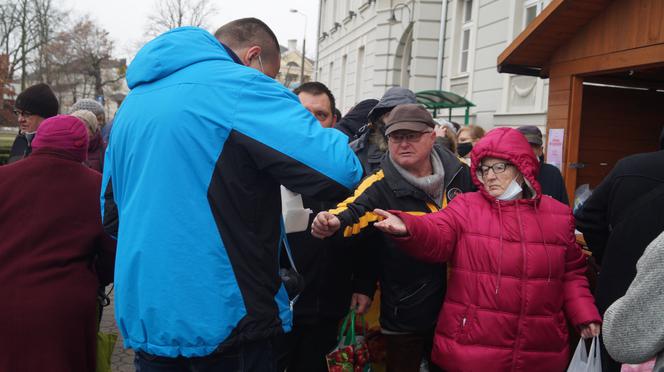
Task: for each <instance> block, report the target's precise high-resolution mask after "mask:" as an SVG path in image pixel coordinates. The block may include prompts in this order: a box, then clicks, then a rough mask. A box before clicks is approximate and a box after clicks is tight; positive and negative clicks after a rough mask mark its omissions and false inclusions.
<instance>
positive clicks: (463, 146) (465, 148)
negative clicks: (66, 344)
mask: <svg viewBox="0 0 664 372" xmlns="http://www.w3.org/2000/svg"><path fill="white" fill-rule="evenodd" d="M472 149H473V143H472V142H464V143H460V144H458V145H457V152H458V153H459V156H461V157H462V158H465V157H466V155H468V154H470V151H471V150H472Z"/></svg>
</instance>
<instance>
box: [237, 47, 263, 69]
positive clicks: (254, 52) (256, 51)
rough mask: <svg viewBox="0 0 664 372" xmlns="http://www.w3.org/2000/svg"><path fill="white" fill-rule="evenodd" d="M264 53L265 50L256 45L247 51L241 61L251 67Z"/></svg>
mask: <svg viewBox="0 0 664 372" xmlns="http://www.w3.org/2000/svg"><path fill="white" fill-rule="evenodd" d="M262 51H263V49H262V48H261V47H260V46H258V45H254V46H252V47H249V48H247V50H246V51H245V52H244V56H243V57H242V58H240V59H241V60H242V63H244V65H245V66H251V64H252V63H253V61H254V60H255V59H257V58H258V56H259V55H260V54H261V52H262Z"/></svg>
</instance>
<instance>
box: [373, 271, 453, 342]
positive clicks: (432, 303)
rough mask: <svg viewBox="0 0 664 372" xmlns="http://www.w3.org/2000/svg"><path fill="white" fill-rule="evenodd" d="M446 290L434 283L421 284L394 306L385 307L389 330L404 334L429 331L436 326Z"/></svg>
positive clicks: (382, 315) (385, 321)
mask: <svg viewBox="0 0 664 372" xmlns="http://www.w3.org/2000/svg"><path fill="white" fill-rule="evenodd" d="M444 295H445V293H444V289H443V287H442V286H441V285H437V283H433V282H425V283H421V284H419V285H418V286H416V287H413V289H411V290H410V291H408V292H407V293H405V294H403V295H401V296H399V297H398V299H397V300H396V304H394V305H392V304H389V303H387V302H389V301H387V302H386V303H385V306H386V307H388V308H389V310H388V309H386V310H388V311H389V314H388V313H385V314H381V322H382V323H385V324H384V326H385V328H387V329H390V330H394V331H402V332H419V331H429V330H431V329H433V328H434V327H435V325H436V319H437V318H438V315H439V314H440V309H441V307H442V304H443V297H444Z"/></svg>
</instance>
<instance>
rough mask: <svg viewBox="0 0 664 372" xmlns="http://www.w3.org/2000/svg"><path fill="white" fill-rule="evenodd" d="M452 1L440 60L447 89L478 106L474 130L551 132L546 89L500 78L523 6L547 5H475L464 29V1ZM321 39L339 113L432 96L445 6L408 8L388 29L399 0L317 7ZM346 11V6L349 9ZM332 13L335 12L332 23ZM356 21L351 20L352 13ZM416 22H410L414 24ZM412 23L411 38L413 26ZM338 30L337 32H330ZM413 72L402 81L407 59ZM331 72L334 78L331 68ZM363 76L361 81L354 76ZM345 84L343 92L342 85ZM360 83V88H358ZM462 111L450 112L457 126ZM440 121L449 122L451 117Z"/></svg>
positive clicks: (506, 1)
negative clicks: (403, 94)
mask: <svg viewBox="0 0 664 372" xmlns="http://www.w3.org/2000/svg"><path fill="white" fill-rule="evenodd" d="M446 1H447V7H448V8H447V24H446V36H445V50H444V58H443V72H442V77H443V79H442V89H443V90H448V91H453V92H455V93H457V94H460V95H462V96H464V97H466V98H467V99H469V100H470V101H472V102H474V103H475V105H476V107H473V108H471V111H470V113H471V118H470V121H471V123H475V124H479V125H482V126H483V127H485V128H487V129H490V128H492V127H493V126H502V125H511V126H516V125H525V124H533V125H540V126H543V125H545V124H546V107H547V98H548V81H543V80H541V79H537V78H531V77H525V76H511V75H507V74H498V72H497V70H496V63H497V58H498V55H499V54H500V53H502V51H503V50H504V49H505V48H506V47H507V46H508V45H509V44H510V43H511V42H512V40H513V39H514V38H515V37H516V36H517V35H518V34H519V33H520V32H521V30H522V29H523V27H524V16H523V14H524V3H525V2H528V4H530V3H532V2H533V1H539V2H541V4H540V8H539V9H541V7H542V6H544V5H545V4H547V3H548V2H549V1H550V0H473V1H472V20H471V21H470V22H464V19H463V17H464V4H465V1H466V0H446ZM320 2H321V5H323V8H322V11H321V28H320V35H319V37H321V35H323V32H325V33H327V37H324V38H320V39H319V44H318V48H319V49H318V65H317V66H318V67H317V70H316V71H318V72H319V76H318V78H317V79H318V80H319V81H321V82H323V83H325V84H326V85H328V86H329V87H330V89H331V90H332V92H333V93H335V94H341V93H342V92H343V94H342V96H341V97H336V98H337V102H338V103H339V109H340V110H341V111H342V112H343V113H345V112H346V111H347V110H348V109H349V108H350V107H352V106H353V105H354V104H355V103H357V102H359V101H360V100H362V99H366V98H380V96H382V94H383V93H384V92H385V90H387V88H389V87H391V86H397V85H402V82H405V83H406V84H403V85H404V86H407V87H408V88H410V89H411V90H413V91H415V92H417V91H421V90H428V89H435V87H436V68H437V55H438V39H439V32H440V19H441V10H442V4H443V0H419V1H418V0H415V1H411V2H409V3H407V4H408V5H409V7H410V9H411V10H412V15H411V12H410V11H409V9H407V8H404V7H402V6H398V8H399V9H398V10H396V11H395V17H396V19H397V20H399V22H397V23H394V24H391V23H389V22H388V19H389V18H390V16H391V14H392V12H391V9H392V8H393V7H394V6H395V5H397V4H401V3H402V2H400V1H397V0H377V1H371V2H370V1H367V0H337V1H336V3H337V4H336V7H335V4H334V3H335V0H320ZM347 5H348V6H347ZM332 9H337V12H336V14H335V15H332V14H331V12H332ZM349 10H350V11H353V12H355V13H356V16H355V17H352V18H351V17H347V16H348V11H349ZM411 17H412V18H411ZM411 19H412V21H413V23H412V30H410V28H409V25H410V20H411ZM335 22H337V23H338V24H339V25H340V27H337V29H336V30H334V32H332V28H333V27H334V24H335ZM464 29H469V30H470V50H469V55H468V68H467V71H466V72H465V73H462V72H460V70H459V65H460V50H461V44H462V38H463V30H464ZM409 32H412V43H410V44H411V45H410V48H411V53H410V56H411V58H410V70H409V73H406V74H405V75H404V71H403V67H404V66H407V63H402V62H403V61H402V59H403V56H404V54H405V55H406V56H408V48H409V42H408V39H409V38H408V35H409ZM360 48H364V53H363V58H362V61H363V63H362V67H361V68H358V66H357V59H358V51H359V49H360ZM344 56H346V58H347V59H346V68H345V71H346V73H345V75H346V76H345V78H344V79H342V78H341V76H340V75H341V70H342V65H343V63H342V58H344ZM331 62H332V63H333V66H334V67H333V71H331V72H330V71H329V66H330V63H331ZM358 72H359V73H360V76H359V77H358V76H357V74H358ZM342 80H343V83H344V87H343V89H341V83H342ZM358 81H361V86H360V87H357V86H356V84H357V82H358ZM463 113H464V110H462V109H457V110H454V112H453V120H456V121H459V122H462V121H463ZM439 115H444V116H447V113H446V112H440V113H439Z"/></svg>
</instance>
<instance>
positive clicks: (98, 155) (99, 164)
mask: <svg viewBox="0 0 664 372" xmlns="http://www.w3.org/2000/svg"><path fill="white" fill-rule="evenodd" d="M105 153H106V144H105V143H104V140H103V139H102V137H101V132H97V134H95V136H94V137H92V139H91V140H90V144H89V145H88V160H86V161H85V164H86V165H87V166H89V167H90V168H91V169H94V170H96V171H97V172H99V173H102V172H103V171H104V155H105Z"/></svg>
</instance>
